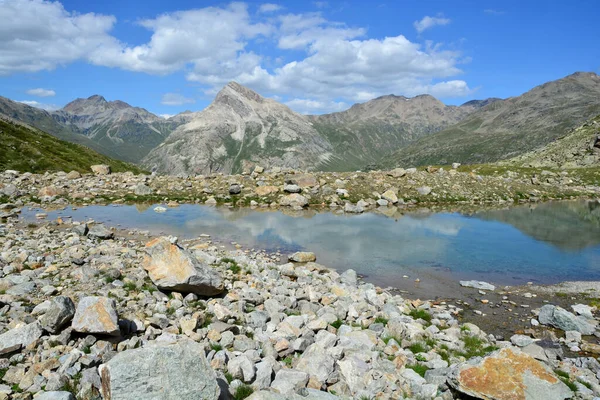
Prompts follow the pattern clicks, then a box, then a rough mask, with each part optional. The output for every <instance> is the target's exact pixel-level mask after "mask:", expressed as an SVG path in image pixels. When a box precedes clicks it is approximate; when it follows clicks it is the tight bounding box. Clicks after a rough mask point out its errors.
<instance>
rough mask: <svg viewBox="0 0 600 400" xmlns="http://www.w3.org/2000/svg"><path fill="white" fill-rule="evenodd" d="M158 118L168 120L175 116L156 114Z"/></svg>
mask: <svg viewBox="0 0 600 400" xmlns="http://www.w3.org/2000/svg"><path fill="white" fill-rule="evenodd" d="M158 116H159V117H161V118H164V119H169V118H171V117H174V116H175V114H158Z"/></svg>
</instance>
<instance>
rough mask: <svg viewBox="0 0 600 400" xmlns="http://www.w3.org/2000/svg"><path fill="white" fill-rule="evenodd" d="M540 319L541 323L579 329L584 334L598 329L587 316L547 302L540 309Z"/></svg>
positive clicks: (590, 333)
mask: <svg viewBox="0 0 600 400" xmlns="http://www.w3.org/2000/svg"><path fill="white" fill-rule="evenodd" d="M538 320H539V321H540V324H543V325H550V326H553V327H555V328H558V329H561V330H563V331H577V332H580V333H581V334H582V335H592V334H593V333H594V332H595V331H596V327H595V326H594V325H592V324H590V323H589V320H587V319H586V318H585V317H581V316H579V317H578V316H575V314H573V313H571V312H569V311H567V310H565V309H564V308H561V307H558V306H553V305H551V304H546V305H545V306H543V307H542V308H541V309H540V315H539V317H538Z"/></svg>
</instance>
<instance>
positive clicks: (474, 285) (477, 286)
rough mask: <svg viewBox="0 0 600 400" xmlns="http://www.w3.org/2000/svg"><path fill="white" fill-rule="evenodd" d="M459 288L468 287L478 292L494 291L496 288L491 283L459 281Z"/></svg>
mask: <svg viewBox="0 0 600 400" xmlns="http://www.w3.org/2000/svg"><path fill="white" fill-rule="evenodd" d="M460 286H463V287H470V288H474V289H480V290H496V286H494V285H492V284H491V283H487V282H482V281H460Z"/></svg>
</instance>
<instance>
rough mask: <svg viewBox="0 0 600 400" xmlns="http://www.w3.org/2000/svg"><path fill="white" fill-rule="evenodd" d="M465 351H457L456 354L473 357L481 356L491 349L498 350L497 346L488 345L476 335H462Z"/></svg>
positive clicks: (467, 357) (491, 350)
mask: <svg viewBox="0 0 600 400" xmlns="http://www.w3.org/2000/svg"><path fill="white" fill-rule="evenodd" d="M462 340H463V342H464V347H465V351H464V352H459V353H458V355H461V356H463V357H464V358H466V359H469V358H473V357H483V356H485V355H487V354H489V353H491V352H493V351H496V350H498V347H496V346H492V345H489V344H488V343H487V342H486V341H485V340H483V339H480V338H478V337H477V336H463V338H462Z"/></svg>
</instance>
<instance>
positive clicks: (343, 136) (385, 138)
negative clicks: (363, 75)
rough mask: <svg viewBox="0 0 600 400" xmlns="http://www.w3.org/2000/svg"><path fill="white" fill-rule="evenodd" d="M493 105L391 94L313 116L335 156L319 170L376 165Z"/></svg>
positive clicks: (348, 168)
mask: <svg viewBox="0 0 600 400" xmlns="http://www.w3.org/2000/svg"><path fill="white" fill-rule="evenodd" d="M493 101H494V99H488V100H474V101H472V102H469V103H466V104H464V105H462V106H460V107H457V106H447V105H445V104H444V103H442V102H441V101H439V100H437V99H436V98H435V97H433V96H430V95H420V96H416V97H413V98H407V97H404V96H395V95H387V96H382V97H378V98H376V99H373V100H370V101H368V102H366V103H362V104H355V105H353V106H352V107H351V108H350V109H348V110H346V111H342V112H337V113H332V114H326V115H318V116H310V117H309V118H310V120H311V121H312V122H313V125H314V127H315V129H317V131H319V133H321V134H322V135H323V137H324V138H325V139H327V140H328V141H329V142H330V143H331V145H332V146H333V148H334V149H335V150H334V156H332V157H330V158H329V159H328V160H327V161H326V162H325V163H323V164H322V165H321V168H322V169H326V170H352V169H360V168H363V167H364V166H365V165H367V164H370V163H374V164H376V163H378V162H379V161H380V160H381V157H382V156H385V155H389V154H391V153H392V152H393V151H394V150H395V149H398V148H400V147H402V146H404V145H406V144H407V143H411V142H414V141H415V140H417V139H419V138H421V137H423V136H426V135H429V134H431V133H434V132H438V131H440V130H442V129H444V128H446V127H448V126H450V125H453V124H455V123H457V122H459V121H461V120H462V119H464V118H465V117H466V116H467V115H469V114H470V113H472V112H474V111H475V110H477V109H478V108H480V107H481V105H485V104H488V103H491V102H493Z"/></svg>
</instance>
